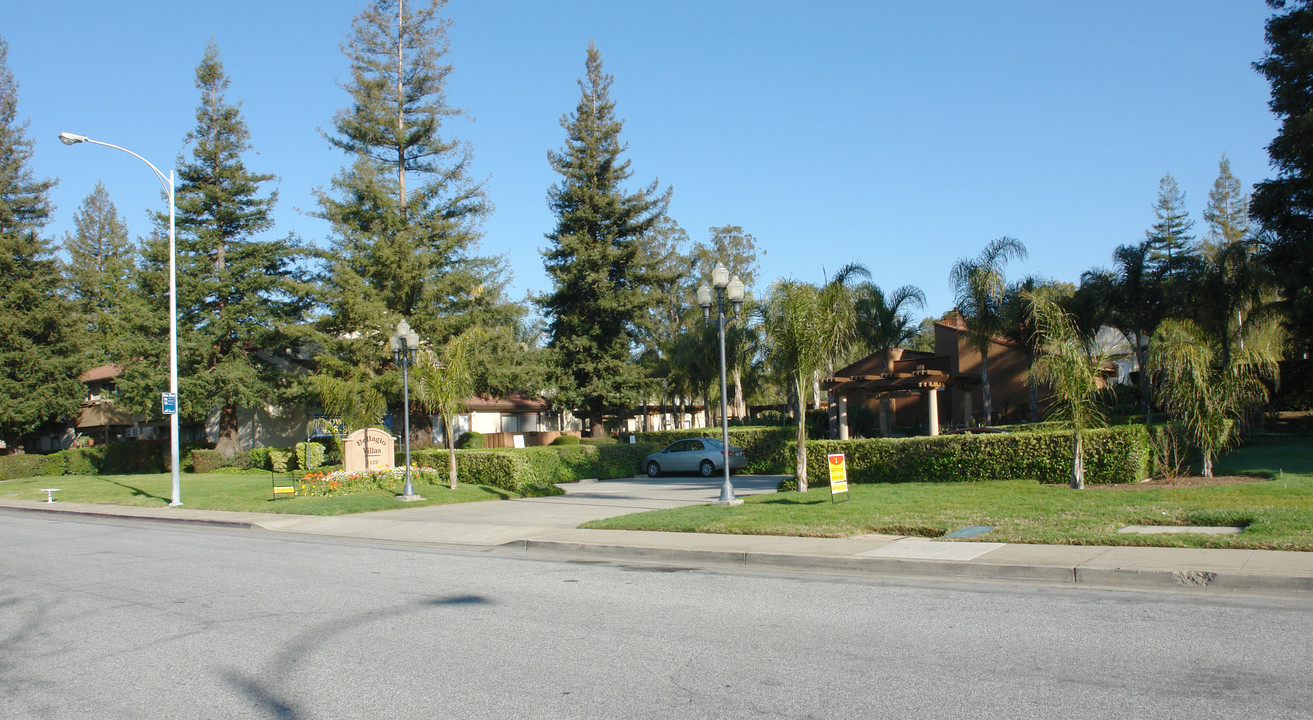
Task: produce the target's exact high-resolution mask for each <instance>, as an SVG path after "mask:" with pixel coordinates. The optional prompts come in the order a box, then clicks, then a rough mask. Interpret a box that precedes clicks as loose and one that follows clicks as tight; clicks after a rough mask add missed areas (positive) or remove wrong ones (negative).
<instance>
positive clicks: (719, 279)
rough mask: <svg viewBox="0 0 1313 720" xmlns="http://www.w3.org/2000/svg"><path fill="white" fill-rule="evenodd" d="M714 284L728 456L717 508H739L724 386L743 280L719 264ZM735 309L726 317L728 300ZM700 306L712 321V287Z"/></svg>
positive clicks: (722, 420)
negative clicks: (728, 332) (728, 334)
mask: <svg viewBox="0 0 1313 720" xmlns="http://www.w3.org/2000/svg"><path fill="white" fill-rule="evenodd" d="M711 284H712V286H713V287H715V288H716V330H717V334H718V336H719V338H720V442H721V451H722V453H723V454H724V456H725V462H724V465H725V467H724V471H725V479H724V481H723V482H722V483H721V485H720V499H719V500H717V501H716V504H717V505H738V504H740V503H742V502H743V501H742V500H739V499H738V498H735V497H734V486H733V485H732V484H730V481H729V408H728V405H727V403H726V400H725V397H726V395H727V394H728V393H727V391H726V383H725V325H727V324H728V323H729V321H730V320H731V319H733V318H735V317H738V314H739V310H740V309H742V307H743V281H742V280H739V276H738V275H735V276H734V278H733V279H732V280H731V279H730V277H729V270H727V269H726V268H725V264H724V263H716V267H715V269H713V270H712V271H711ZM726 299H728V300H729V301H730V304H732V305H733V306H734V312H733V314H732V315H730V316H729V317H728V318H727V317H726V316H725V300H726ZM698 305H701V306H702V320H703V321H704V322H705V321H706V320H710V319H711V288H709V287H707V286H706V285H703V286H702V287H699V288H698Z"/></svg>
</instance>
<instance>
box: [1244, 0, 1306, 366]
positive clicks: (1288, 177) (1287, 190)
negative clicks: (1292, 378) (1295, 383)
mask: <svg viewBox="0 0 1313 720" xmlns="http://www.w3.org/2000/svg"><path fill="white" fill-rule="evenodd" d="M1268 5H1269V6H1270V7H1271V8H1272V9H1274V10H1276V11H1277V12H1276V13H1275V14H1273V15H1272V17H1271V18H1269V19H1268V21H1267V47H1268V51H1267V56H1266V57H1264V58H1263V59H1262V60H1261V61H1260V62H1258V63H1255V67H1256V68H1257V69H1258V71H1259V72H1260V73H1261V74H1262V75H1263V77H1265V78H1267V81H1268V83H1269V84H1270V85H1271V87H1272V97H1271V100H1269V102H1268V107H1270V108H1271V109H1272V112H1273V113H1274V114H1275V115H1276V116H1277V117H1278V118H1280V120H1281V128H1280V130H1278V131H1277V136H1276V137H1275V138H1274V139H1273V140H1272V143H1271V144H1270V145H1268V146H1267V154H1268V157H1269V158H1271V161H1272V166H1273V167H1274V168H1276V170H1277V176H1276V177H1275V178H1272V179H1271V180H1265V181H1263V182H1261V183H1258V184H1257V185H1256V186H1255V187H1254V197H1253V203H1252V207H1251V213H1252V214H1253V217H1254V219H1256V220H1257V221H1258V222H1259V224H1261V225H1262V226H1263V229H1264V230H1266V231H1267V232H1268V234H1269V237H1268V239H1267V243H1266V249H1265V255H1266V259H1267V265H1268V267H1269V268H1270V269H1271V271H1272V273H1273V274H1274V275H1276V278H1277V281H1278V282H1279V284H1280V285H1281V288H1282V303H1283V305H1284V309H1285V315H1286V321H1287V324H1288V327H1289V328H1290V330H1291V331H1292V333H1291V334H1292V340H1293V342H1294V345H1295V346H1296V347H1298V348H1299V350H1300V351H1302V352H1303V353H1308V352H1310V351H1313V282H1310V278H1313V53H1310V52H1309V47H1310V45H1313V2H1309V0H1291V1H1289V2H1287V1H1286V0H1268Z"/></svg>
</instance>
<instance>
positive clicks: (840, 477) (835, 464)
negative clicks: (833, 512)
mask: <svg viewBox="0 0 1313 720" xmlns="http://www.w3.org/2000/svg"><path fill="white" fill-rule="evenodd" d="M826 457H828V458H829V460H830V463H829V464H830V502H835V498H836V497H838V495H839V493H843V499H844V501H845V502H846V501H847V500H848V465H847V463H846V462H845V461H844V458H843V453H836V454H834V455H827V456H826Z"/></svg>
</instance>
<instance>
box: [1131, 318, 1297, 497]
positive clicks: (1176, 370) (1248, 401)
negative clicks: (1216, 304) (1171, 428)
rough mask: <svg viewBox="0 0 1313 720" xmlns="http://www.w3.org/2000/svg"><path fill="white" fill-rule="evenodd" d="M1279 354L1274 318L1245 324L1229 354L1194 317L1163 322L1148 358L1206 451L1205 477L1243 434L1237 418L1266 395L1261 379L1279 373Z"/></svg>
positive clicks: (1167, 398) (1171, 405)
mask: <svg viewBox="0 0 1313 720" xmlns="http://www.w3.org/2000/svg"><path fill="white" fill-rule="evenodd" d="M1280 353H1281V336H1280V330H1279V325H1278V324H1277V322H1276V321H1275V320H1274V319H1270V320H1267V321H1264V322H1256V323H1250V324H1249V325H1248V326H1246V328H1245V329H1244V331H1243V334H1242V335H1241V342H1240V343H1239V344H1238V347H1237V348H1236V349H1234V350H1233V351H1231V352H1230V353H1229V354H1226V353H1224V352H1223V351H1222V349H1221V348H1220V347H1219V346H1218V343H1216V342H1215V341H1213V340H1212V339H1211V338H1209V337H1208V335H1207V334H1206V333H1205V332H1204V331H1203V330H1201V329H1200V328H1199V326H1198V325H1197V324H1195V323H1194V322H1193V321H1190V320H1164V321H1163V322H1162V324H1160V325H1159V327H1158V332H1157V333H1155V334H1154V344H1153V350H1152V352H1151V353H1150V355H1149V362H1150V364H1151V366H1152V367H1153V368H1154V371H1155V372H1158V373H1161V374H1162V376H1163V386H1162V395H1163V402H1164V404H1165V405H1166V406H1167V409H1168V410H1170V411H1171V412H1173V413H1175V414H1176V416H1177V419H1178V420H1179V421H1180V422H1181V423H1182V424H1183V425H1184V426H1185V430H1186V434H1187V435H1188V436H1189V438H1190V441H1191V442H1192V443H1193V444H1194V445H1195V447H1196V448H1198V449H1199V451H1200V453H1201V454H1202V455H1203V475H1204V477H1212V476H1213V460H1214V459H1215V458H1216V457H1217V455H1218V454H1219V453H1221V452H1223V451H1225V450H1227V449H1228V448H1230V447H1232V446H1234V444H1235V443H1236V442H1237V440H1238V439H1239V438H1238V434H1237V432H1236V427H1235V425H1236V421H1237V420H1240V419H1242V418H1243V417H1244V415H1245V413H1246V412H1247V411H1248V410H1249V409H1250V408H1252V407H1254V406H1256V405H1259V404H1261V403H1263V402H1264V401H1266V400H1267V386H1266V385H1265V384H1264V383H1263V380H1264V379H1265V378H1275V377H1276V375H1277V372H1278V371H1277V359H1278V358H1279V357H1280Z"/></svg>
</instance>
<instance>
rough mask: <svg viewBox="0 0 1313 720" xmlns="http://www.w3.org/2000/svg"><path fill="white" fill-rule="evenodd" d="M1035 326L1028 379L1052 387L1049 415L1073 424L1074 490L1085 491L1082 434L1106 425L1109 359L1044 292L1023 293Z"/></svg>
mask: <svg viewBox="0 0 1313 720" xmlns="http://www.w3.org/2000/svg"><path fill="white" fill-rule="evenodd" d="M1023 297H1024V299H1025V301H1026V303H1027V304H1028V305H1029V307H1030V316H1031V319H1032V321H1033V322H1034V325H1035V335H1036V338H1037V341H1036V345H1037V346H1038V349H1039V352H1038V356H1037V357H1036V358H1035V361H1034V363H1033V364H1032V365H1031V368H1030V375H1031V377H1032V378H1034V379H1035V380H1036V381H1038V382H1042V383H1044V384H1046V385H1048V386H1049V387H1051V388H1053V400H1052V403H1051V405H1050V406H1049V407H1050V413H1051V414H1052V416H1053V417H1055V418H1057V419H1061V420H1065V421H1066V422H1068V423H1070V424H1071V427H1072V455H1071V487H1072V489H1074V490H1080V489H1082V488H1084V487H1085V457H1084V453H1083V451H1082V442H1081V440H1082V438H1081V435H1082V434H1083V433H1084V432H1085V431H1086V430H1087V429H1089V428H1091V427H1098V426H1101V425H1103V423H1104V418H1103V411H1102V409H1101V407H1100V404H1099V402H1098V396H1099V394H1100V393H1101V392H1102V391H1103V387H1104V384H1103V382H1102V378H1100V377H1099V368H1101V367H1102V366H1103V364H1104V362H1105V360H1106V358H1105V357H1104V356H1103V354H1102V353H1101V352H1100V351H1099V349H1098V344H1097V343H1096V342H1095V341H1094V338H1093V337H1092V336H1087V335H1082V334H1081V332H1080V331H1079V330H1078V329H1077V328H1076V323H1075V322H1074V321H1073V319H1072V317H1071V315H1069V314H1067V312H1066V311H1064V310H1063V309H1062V308H1061V307H1060V306H1059V305H1058V304H1057V303H1056V302H1054V301H1053V300H1051V299H1049V298H1047V297H1045V295H1044V293H1042V292H1035V291H1031V292H1026V293H1024V295H1023Z"/></svg>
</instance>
